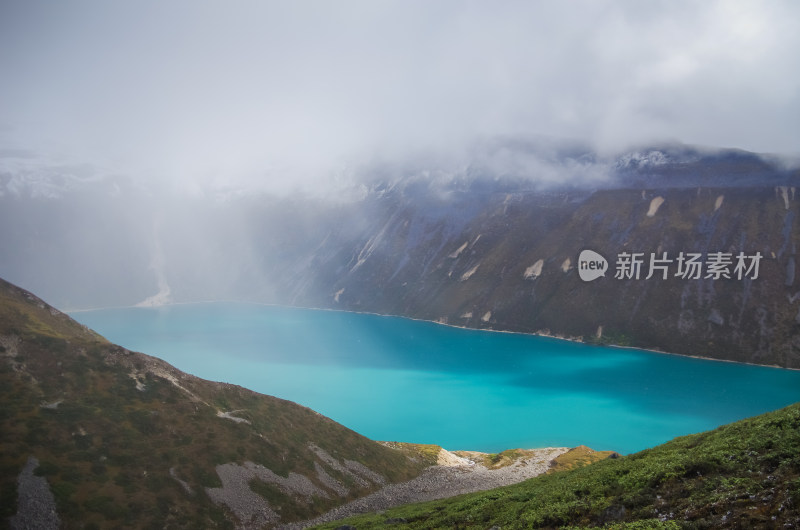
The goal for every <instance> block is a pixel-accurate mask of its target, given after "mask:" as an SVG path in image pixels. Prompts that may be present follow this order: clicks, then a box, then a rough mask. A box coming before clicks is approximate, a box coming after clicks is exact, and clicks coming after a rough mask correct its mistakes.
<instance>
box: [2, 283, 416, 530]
mask: <svg viewBox="0 0 800 530" xmlns="http://www.w3.org/2000/svg"><path fill="white" fill-rule="evenodd" d="M224 412H231V415H232V416H234V417H236V418H240V419H241V420H246V421H234V420H231V419H227V418H223V417H219V416H218V414H219V413H224ZM310 444H314V446H316V447H318V448H320V449H322V450H323V451H325V452H326V453H328V454H329V455H330V456H331V457H332V458H333V459H334V460H335V461H336V462H334V463H333V464H331V462H330V461H327V462H326V461H325V459H324V458H321V457H319V455H318V454H317V453H315V452H314V450H313V446H311V445H310ZM29 456H35V457H36V458H38V460H39V461H40V466H39V469H38V470H37V473H38V474H39V475H42V476H44V477H45V478H46V479H47V481H48V483H49V484H50V486H51V489H52V491H53V493H54V495H55V498H56V503H57V508H58V513H59V515H60V517H61V520H62V522H63V523H64V524H65V525H66V526H67V527H68V528H119V527H127V528H143V527H151V526H157V527H159V528H162V527H170V528H213V527H221V528H227V527H233V526H234V524H237V523H238V522H241V521H237V520H236V518H235V517H234V516H233V514H232V513H231V512H229V511H228V509H227V508H226V507H224V506H221V505H217V504H214V503H213V502H212V501H211V499H210V498H209V496H208V495H207V494H206V492H205V489H206V488H218V487H220V486H222V482H221V480H220V478H219V476H218V475H217V473H216V466H218V465H220V464H226V463H236V464H238V465H242V464H244V463H245V462H248V461H250V462H254V463H256V464H259V465H261V466H264V467H265V468H268V469H269V470H272V472H274V473H275V474H277V475H279V476H281V477H284V478H285V477H289V476H290V473H297V474H299V475H302V476H304V477H307V478H308V480H309V481H310V482H311V483H312V484H313V485H314V486H316V487H317V488H319V490H321V491H323V492H325V493H326V495H324V496H320V495H317V496H310V497H303V496H301V495H296V494H292V493H291V492H290V491H287V490H286V488H281V487H279V486H277V485H276V484H274V483H273V484H270V483H266V482H262V481H260V480H258V479H253V480H251V481H250V489H251V490H252V491H254V492H256V493H257V494H259V495H261V497H263V498H265V499H266V500H267V501H268V504H269V507H270V508H271V509H272V510H274V511H276V512H277V513H278V514H279V515H280V522H287V521H291V520H298V519H304V518H307V517H311V516H314V515H317V514H319V513H322V512H324V511H326V510H328V509H330V508H332V507H333V506H336V505H338V504H341V503H343V502H345V501H348V500H351V499H353V498H356V497H359V496H361V495H364V494H366V493H368V492H370V491H373V490H374V489H376V488H377V487H378V485H377V484H376V483H374V482H369V481H367V482H368V483H366V484H365V483H364V481H359V480H358V479H357V478H355V477H354V475H353V474H351V473H348V472H347V471H343V470H342V469H341V468H342V466H344V467H346V466H347V465H348V461H350V464H352V462H358V463H360V464H363V465H365V466H367V467H368V468H369V469H370V470H372V471H374V472H375V473H378V474H380V475H382V476H383V477H384V478H385V479H386V480H387V481H389V482H397V481H403V480H407V479H410V478H412V477H413V476H416V475H417V474H418V473H419V471H420V470H421V469H422V467H424V463H423V462H421V461H417V462H414V461H412V460H411V459H409V458H408V457H407V456H406V455H404V454H403V453H401V452H399V451H396V450H393V449H390V448H387V447H384V446H382V445H380V444H378V443H376V442H373V441H371V440H368V439H367V438H365V437H363V436H361V435H359V434H357V433H355V432H353V431H351V430H349V429H347V428H345V427H343V426H341V425H339V424H337V423H335V422H334V421H332V420H330V419H328V418H325V417H323V416H321V415H319V414H318V413H316V412H314V411H312V410H310V409H307V408H305V407H301V406H299V405H297V404H295V403H291V402H288V401H284V400H280V399H277V398H273V397H270V396H264V395H261V394H257V393H255V392H251V391H249V390H246V389H244V388H241V387H237V386H233V385H228V384H222V383H213V382H209V381H204V380H202V379H199V378H196V377H193V376H190V375H187V374H184V373H182V372H180V371H179V370H177V369H175V368H173V367H171V366H170V365H168V364H167V363H165V362H163V361H160V360H158V359H155V358H153V357H149V356H147V355H143V354H139V353H133V352H129V351H127V350H125V349H124V348H121V347H119V346H115V345H113V344H110V343H109V342H107V341H106V340H105V339H103V338H102V337H99V336H98V335H97V334H95V333H93V332H92V331H90V330H88V329H87V328H85V327H83V326H81V325H80V324H78V323H76V322H75V321H73V320H72V319H70V318H69V317H68V316H66V315H64V314H62V313H60V312H58V311H56V310H55V309H53V308H51V307H50V306H48V305H47V304H45V303H44V302H42V301H41V300H39V299H38V298H36V297H35V296H33V295H32V294H30V293H28V292H26V291H24V290H22V289H19V288H17V287H15V286H13V285H11V284H9V283H7V282H4V281H2V280H0V527H1V526H3V525H5V524H8V517H9V516H11V515H13V514H14V513H15V512H16V510H17V484H16V480H17V475H18V474H19V473H20V471H21V470H22V468H23V466H24V465H25V462H26V461H27V459H28V457H29ZM337 462H338V464H337ZM320 468H322V469H323V470H324V473H322V474H320V472H319V469H320ZM327 477H332V478H333V479H335V480H337V481H338V482H339V483H340V484H341V485H343V486H344V488H346V490H347V493H346V494H342V493H341V492H337V491H335V489H332V488H330V481H328V482H327V484H326V482H325V480H326V478H327ZM178 479H180V481H183V482H184V483H185V484H186V486H188V489H187V488H186V487H184V485H182V484H181V482H180V481H179V480H178ZM189 490H191V492H190V491H189ZM326 497H327V498H326Z"/></svg>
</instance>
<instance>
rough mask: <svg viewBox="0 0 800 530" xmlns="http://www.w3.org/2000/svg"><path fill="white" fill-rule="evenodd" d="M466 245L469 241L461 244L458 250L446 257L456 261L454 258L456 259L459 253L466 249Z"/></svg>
mask: <svg viewBox="0 0 800 530" xmlns="http://www.w3.org/2000/svg"><path fill="white" fill-rule="evenodd" d="M468 244H469V241H464V244H463V245H461V246H460V247H458V248H457V249H456V250H455V251H453V252H452V253H450V255H449V256H447V257H448V258H451V259H456V258H458V257H459V256H460V255H461V253H462V252H464V249H466V248H467V245H468Z"/></svg>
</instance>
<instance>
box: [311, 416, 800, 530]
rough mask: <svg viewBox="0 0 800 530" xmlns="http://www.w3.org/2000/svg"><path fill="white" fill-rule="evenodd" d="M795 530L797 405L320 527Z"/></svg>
mask: <svg viewBox="0 0 800 530" xmlns="http://www.w3.org/2000/svg"><path fill="white" fill-rule="evenodd" d="M387 525H391V527H392V528H419V529H430V528H504V529H509V528H586V527H602V528H619V529H626V528H628V529H656V528H663V529H678V528H748V529H751V528H752V529H773V528H796V527H797V526H798V525H800V404H795V405H792V406H790V407H787V408H785V409H782V410H779V411H775V412H770V413H768V414H764V415H762V416H758V417H755V418H750V419H746V420H742V421H739V422H736V423H733V424H730V425H726V426H723V427H720V428H718V429H716V430H713V431H710V432H705V433H701V434H694V435H690V436H684V437H681V438H676V439H675V440H672V441H670V442H667V443H666V444H663V445H660V446H658V447H654V448H652V449H647V450H645V451H642V452H640V453H636V454H633V455H628V456H623V457H619V458H611V459H605V460H601V461H599V462H597V463H593V464H590V465H586V466H583V467H579V468H577V469H574V470H570V471H565V472H559V473H553V474H550V475H545V476H540V477H536V478H533V479H530V480H528V481H526V482H522V483H520V484H516V485H513V486H508V487H505V488H499V489H495V490H491V491H488V492H483V493H477V494H470V495H463V496H461V497H457V498H453V499H448V500H443V501H435V502H430V503H426V504H416V505H409V506H405V507H402V508H397V509H392V510H388V511H386V512H385V513H380V514H372V515H367V516H362V517H359V518H354V519H350V520H344V521H338V522H337V523H335V524H329V525H327V526H323V527H321V528H331V529H332V528H358V529H359V530H364V529H370V528H385V527H386V526H387Z"/></svg>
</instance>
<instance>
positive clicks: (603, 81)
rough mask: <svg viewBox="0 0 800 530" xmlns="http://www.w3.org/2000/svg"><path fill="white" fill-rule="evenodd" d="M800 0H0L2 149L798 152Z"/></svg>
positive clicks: (242, 167)
mask: <svg viewBox="0 0 800 530" xmlns="http://www.w3.org/2000/svg"><path fill="white" fill-rule="evenodd" d="M799 52H800V2H796V1H793V0H787V1H766V2H738V1H731V0H726V1H720V2H713V1H705V0H698V1H693V2H688V1H664V2H661V1H639V0H634V1H627V2H626V1H620V2H611V1H602V0H594V1H586V2H581V1H578V2H566V1H563V2H562V1H558V2H557V1H549V2H534V1H524V2H513V1H483V2H471V1H463V2H456V1H447V0H436V1H396V2H394V1H376V0H368V1H357V2H356V1H319V2H307V1H292V2H290V1H288V0H287V1H286V2H280V3H278V2H266V1H264V2H261V1H259V2H255V1H253V2H246V1H218V2H210V1H197V0H191V1H188V0H187V1H174V0H173V1H149V0H147V1H140V0H137V1H129V2H105V1H101V0H97V1H76V0H60V1H39V0H19V1H13V0H0V80H2V81H1V82H0V141H2V143H3V145H2V146H0V147H5V146H8V147H24V148H32V149H36V150H43V151H51V152H59V153H62V154H68V155H70V156H73V157H75V158H86V159H93V160H102V161H103V162H105V163H109V164H119V165H120V166H121V167H126V168H130V169H135V170H141V171H150V172H154V173H158V174H163V175H170V176H174V177H180V178H187V179H193V178H201V179H202V178H205V179H215V178H227V177H226V176H228V175H234V174H254V173H255V174H262V173H264V172H267V173H269V172H270V171H273V172H274V171H278V172H279V171H281V168H284V167H289V166H292V167H303V168H306V169H309V170H311V171H322V170H323V169H321V168H330V167H334V166H335V165H336V164H340V163H342V161H344V160H353V159H354V158H358V157H371V156H374V155H376V154H377V155H379V156H402V155H403V154H405V153H407V152H414V151H417V150H420V149H426V150H433V151H436V150H451V149H454V148H457V147H459V146H461V145H463V144H464V142H466V141H468V140H471V139H472V138H474V137H476V136H479V137H491V136H493V135H546V136H554V137H564V138H573V139H579V140H586V141H590V142H593V143H595V144H596V145H598V146H600V147H601V148H606V149H608V148H617V147H622V146H625V145H626V144H631V143H644V142H649V141H655V140H665V139H666V140H679V141H683V142H686V143H692V144H704V145H710V146H724V147H740V148H744V149H748V150H754V151H762V152H782V153H793V154H796V153H798V152H800V147H799V146H800V68H798V64H799V63H798V58H799V57H800V53H799Z"/></svg>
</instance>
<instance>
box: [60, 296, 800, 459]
mask: <svg viewBox="0 0 800 530" xmlns="http://www.w3.org/2000/svg"><path fill="white" fill-rule="evenodd" d="M71 316H73V317H74V318H75V319H77V320H78V321H79V322H81V323H83V324H86V325H87V326H89V327H91V328H92V329H94V330H96V331H97V332H99V333H100V334H102V335H103V336H105V337H106V338H108V339H109V340H111V341H112V342H115V343H117V344H120V345H122V346H124V347H126V348H128V349H131V350H135V351H141V352H144V353H147V354H150V355H153V356H156V357H159V358H161V359H164V360H165V361H167V362H169V363H171V364H173V365H174V366H176V367H177V368H179V369H181V370H183V371H185V372H188V373H191V374H194V375H197V376H199V377H202V378H204V379H210V380H214V381H224V382H228V383H234V384H237V385H241V386H244V387H247V388H250V389H252V390H255V391H258V392H261V393H264V394H270V395H273V396H277V397H280V398H284V399H288V400H291V401H295V402H297V403H300V404H302V405H305V406H307V407H310V408H312V409H314V410H316V411H318V412H320V413H322V414H324V415H326V416H328V417H330V418H333V419H334V420H336V421H338V422H340V423H342V424H344V425H346V426H347V427H350V428H351V429H353V430H355V431H357V432H359V433H361V434H363V435H365V436H368V437H369V438H372V439H375V440H398V441H407V442H417V443H435V444H439V445H442V446H444V447H445V448H447V449H451V450H453V449H472V450H479V451H488V452H496V451H499V450H503V449H509V448H517V447H521V448H535V447H545V446H575V445H579V444H584V445H588V446H589V447H592V448H594V449H598V450H601V449H612V450H615V451H619V452H620V453H631V452H635V451H639V450H641V449H645V448H647V447H652V446H654V445H657V444H659V443H662V442H665V441H667V440H669V439H671V438H674V437H675V436H680V435H683V434H689V433H694V432H700V431H704V430H708V429H712V428H715V427H717V426H719V425H722V424H725V423H729V422H731V421H735V420H738V419H741V418H745V417H748V416H753V415H756V414H760V413H763V412H767V411H770V410H775V409H778V408H781V407H783V406H786V405H789V404H791V403H794V402H797V401H800V371H791V370H782V369H777V368H768V367H759V366H749V365H742V364H734V363H726V362H715V361H707V360H701V359H692V358H687V357H680V356H675V355H662V354H657V353H650V352H645V351H639V350H630V349H620V348H607V347H596V346H589V345H585V344H578V343H573V342H567V341H561V340H557V339H550V338H545V337H536V336H530V335H521V334H510V333H494V332H487V331H476V330H466V329H460V328H452V327H447V326H441V325H437V324H433V323H428V322H420V321H414V320H409V319H403V318H397V317H383V316H377V315H368V314H356V313H346V312H335V311H322V310H313V309H296V308H285V307H274V306H264V305H256V304H246V303H227V302H226V303H221V302H219V303H218V302H214V303H203V304H186V305H172V306H165V307H158V308H122V309H103V310H95V311H85V312H76V313H73V314H72V315H71Z"/></svg>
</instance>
